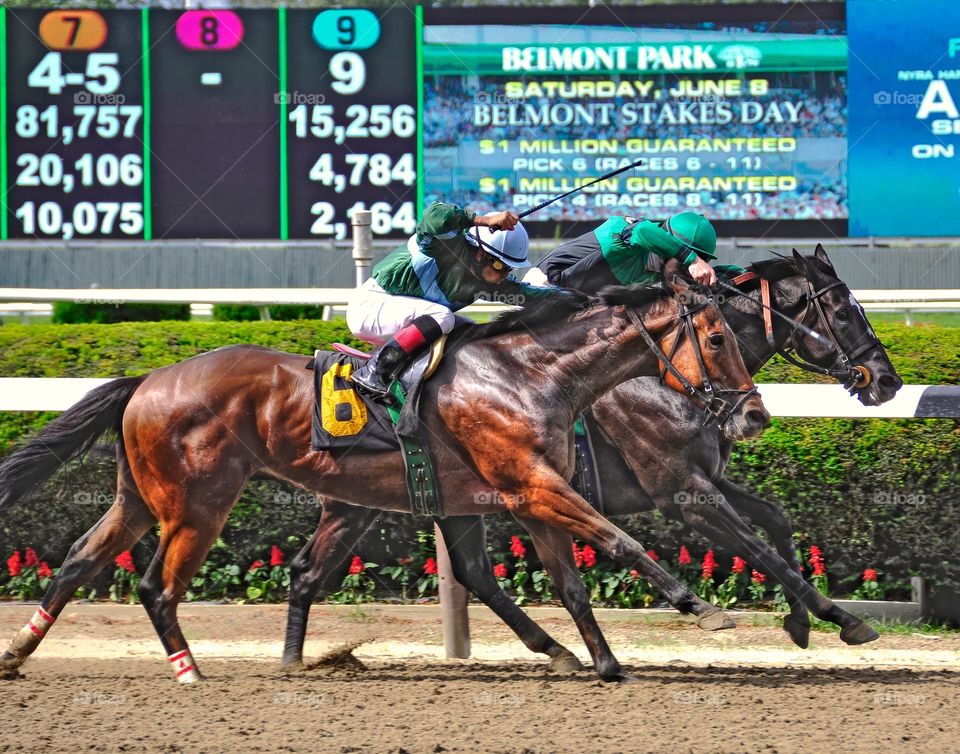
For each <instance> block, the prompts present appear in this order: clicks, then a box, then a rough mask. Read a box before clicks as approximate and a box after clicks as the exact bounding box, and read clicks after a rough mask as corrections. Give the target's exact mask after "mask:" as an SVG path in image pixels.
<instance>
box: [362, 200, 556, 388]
mask: <svg viewBox="0 0 960 754" xmlns="http://www.w3.org/2000/svg"><path fill="white" fill-rule="evenodd" d="M494 228H496V230H494ZM528 245H529V240H528V238H527V232H526V230H524V228H523V226H522V225H521V224H520V221H519V219H518V218H517V216H516V215H515V214H514V213H512V212H495V213H492V214H488V215H476V214H475V213H472V212H467V211H465V210H463V209H460V207H457V206H454V205H452V204H442V203H440V202H433V203H432V204H431V205H430V206H429V207H427V209H426V210H425V211H424V213H423V217H422V218H421V219H420V223H419V224H418V225H417V232H416V233H415V234H414V235H413V236H411V237H410V239H409V240H408V241H407V243H406V244H404V245H403V246H401V247H400V248H398V249H397V250H396V251H394V252H393V253H391V254H390V255H389V256H388V257H386V259H384V260H383V261H382V262H380V264H378V265H377V266H376V267H374V269H373V276H372V277H371V278H370V279H369V280H367V281H366V282H365V283H364V284H363V285H361V286H360V287H359V288H357V290H356V292H355V293H354V295H353V298H352V299H351V301H350V303H349V305H348V306H347V327H349V328H350V332H352V333H353V334H354V335H355V336H356V337H358V338H361V339H363V340H366V341H369V342H371V343H375V344H377V345H380V348H379V349H378V350H377V351H376V352H375V353H374V354H373V355H372V356H371V357H370V360H369V361H368V362H367V363H366V364H365V365H364V366H362V367H361V368H360V369H358V370H357V371H356V372H354V373H353V376H352V380H353V382H354V383H355V384H357V385H358V386H360V387H361V388H363V389H365V390H366V391H367V392H369V393H371V394H373V395H376V396H381V397H382V396H385V395H387V392H388V389H389V385H390V383H391V382H392V381H393V380H394V379H395V378H396V377H397V375H399V374H400V372H401V371H402V370H403V369H404V368H405V367H406V366H407V364H409V363H410V362H411V361H412V360H413V357H414V356H416V355H417V354H418V353H420V352H421V351H423V350H424V349H425V348H426V347H428V346H429V345H430V344H431V343H432V342H433V341H435V340H437V339H439V338H440V337H441V336H442V335H445V334H447V333H449V332H450V331H451V330H452V329H453V326H454V324H455V323H456V320H457V317H456V316H455V315H454V312H455V311H457V310H458V309H462V308H463V307H464V306H467V305H468V304H472V303H473V302H474V301H477V300H487V301H506V302H507V303H522V302H523V301H524V300H525V299H526V298H527V297H539V296H546V295H552V294H553V290H552V289H550V288H542V287H541V288H537V287H534V286H531V285H527V284H525V283H518V282H516V281H515V280H513V279H511V278H509V277H508V275H510V272H511V270H513V269H518V268H522V267H529V266H530V262H529V261H528V259H527V248H528Z"/></svg>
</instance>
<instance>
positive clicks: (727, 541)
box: [682, 478, 880, 644]
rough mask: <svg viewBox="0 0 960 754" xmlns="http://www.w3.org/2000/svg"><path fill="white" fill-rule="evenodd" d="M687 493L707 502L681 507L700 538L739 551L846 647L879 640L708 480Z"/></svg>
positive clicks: (866, 625)
mask: <svg viewBox="0 0 960 754" xmlns="http://www.w3.org/2000/svg"><path fill="white" fill-rule="evenodd" d="M687 489H689V490H692V491H696V492H697V493H698V494H697V498H698V499H702V500H704V501H710V502H703V503H700V502H697V503H693V504H689V505H684V506H682V513H683V517H684V520H685V521H686V522H687V523H688V524H689V525H690V526H692V527H693V528H694V529H696V530H697V531H698V532H699V533H700V534H702V535H703V536H704V537H706V538H707V539H708V540H710V541H711V542H716V543H717V544H718V545H720V546H721V547H723V548H725V549H726V550H728V551H729V552H738V551H739V552H740V553H742V554H743V555H745V556H746V558H747V562H750V563H755V564H756V565H757V566H758V567H759V568H761V569H763V571H764V573H766V574H768V575H770V576H771V577H772V578H774V579H776V580H777V581H779V582H780V584H782V585H783V591H784V593H785V594H791V595H793V597H794V598H795V599H797V600H799V601H801V602H803V604H805V605H806V606H807V608H808V609H809V610H810V612H812V613H813V614H814V615H815V616H817V617H818V618H820V619H821V620H828V621H830V622H831V623H835V624H836V625H838V626H840V627H841V631H840V638H841V639H842V640H843V641H844V642H846V643H847V644H864V643H866V642H868V641H874V640H875V639H878V638H880V635H879V634H878V633H877V632H876V631H875V630H874V629H873V628H871V627H870V626H869V625H868V624H866V623H864V622H863V621H862V620H860V619H859V618H857V617H856V616H853V615H851V614H850V613H848V612H847V611H845V610H843V609H841V608H840V607H838V606H837V605H836V604H835V603H834V602H833V601H831V600H830V599H828V598H827V597H824V596H823V595H822V594H820V592H818V591H817V590H816V589H814V588H813V587H812V586H810V584H808V583H807V582H806V581H805V580H804V579H803V577H802V576H801V575H800V574H799V573H797V572H796V571H794V570H792V569H791V568H790V566H789V565H788V564H787V563H786V562H785V561H784V560H783V559H782V558H781V557H780V556H779V555H778V554H777V553H776V551H775V550H774V549H773V548H772V547H770V545H768V544H767V543H766V542H764V541H763V540H761V539H760V538H758V537H757V536H756V534H754V532H753V531H752V530H751V529H750V527H749V526H747V525H746V523H745V522H744V520H743V519H742V518H740V516H739V515H737V512H736V511H735V510H734V509H733V508H732V507H731V505H730V503H729V502H727V501H726V500H725V499H724V498H723V495H722V494H721V493H720V491H719V490H718V489H717V488H716V487H714V486H713V485H712V483H710V482H709V480H707V479H703V478H700V479H697V480H695V481H692V480H691V483H690V484H689V485H688V487H687Z"/></svg>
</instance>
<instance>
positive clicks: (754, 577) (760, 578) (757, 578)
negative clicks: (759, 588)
mask: <svg viewBox="0 0 960 754" xmlns="http://www.w3.org/2000/svg"><path fill="white" fill-rule="evenodd" d="M750 580H751V581H752V582H753V583H754V584H762V583H764V582H765V581H766V580H767V577H766V576H764V575H763V574H762V573H760V571H752V572H751V573H750Z"/></svg>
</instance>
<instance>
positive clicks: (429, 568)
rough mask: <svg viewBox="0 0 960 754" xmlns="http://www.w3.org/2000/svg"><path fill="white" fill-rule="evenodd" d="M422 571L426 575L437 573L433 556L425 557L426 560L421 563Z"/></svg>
mask: <svg viewBox="0 0 960 754" xmlns="http://www.w3.org/2000/svg"><path fill="white" fill-rule="evenodd" d="M423 572H424V573H425V574H427V576H436V575H437V573H438V569H437V561H436V560H434V559H433V558H427V562H426V563H424V564H423Z"/></svg>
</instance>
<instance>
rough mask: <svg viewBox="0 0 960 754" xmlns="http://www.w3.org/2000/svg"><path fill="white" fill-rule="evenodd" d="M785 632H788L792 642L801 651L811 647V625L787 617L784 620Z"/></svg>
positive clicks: (789, 616) (790, 616)
mask: <svg viewBox="0 0 960 754" xmlns="http://www.w3.org/2000/svg"><path fill="white" fill-rule="evenodd" d="M783 630H784V631H786V632H787V635H788V636H789V637H790V640H791V641H792V642H793V643H794V644H796V645H797V646H798V647H800V649H806V648H807V647H809V646H810V623H809V622H808V621H802V620H800V619H799V618H794V617H793V616H792V615H787V616H786V617H785V618H784V619H783Z"/></svg>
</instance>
